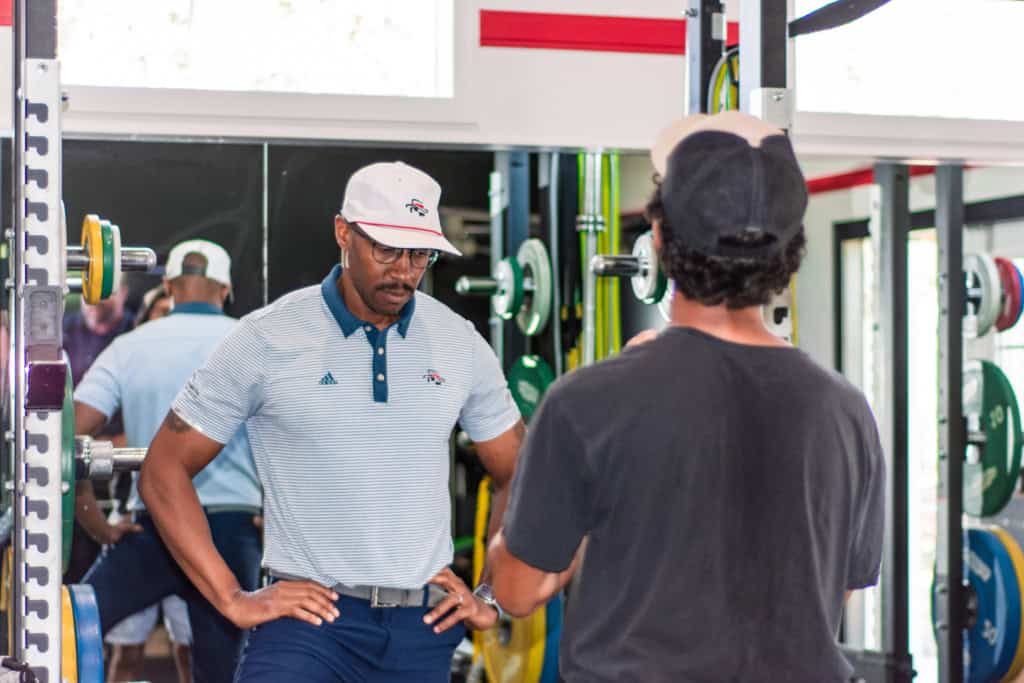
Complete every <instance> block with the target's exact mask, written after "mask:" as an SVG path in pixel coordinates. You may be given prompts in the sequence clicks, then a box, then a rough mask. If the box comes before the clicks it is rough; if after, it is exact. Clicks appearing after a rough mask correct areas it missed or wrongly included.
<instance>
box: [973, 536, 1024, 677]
mask: <svg viewBox="0 0 1024 683" xmlns="http://www.w3.org/2000/svg"><path fill="white" fill-rule="evenodd" d="M967 544H968V550H967V579H968V581H969V583H970V585H971V588H972V589H973V590H974V593H975V595H976V596H977V598H978V615H977V620H976V622H975V624H974V626H973V627H971V630H970V631H969V632H968V634H967V642H968V648H969V657H968V658H969V664H968V675H967V680H968V682H969V683H989V682H990V681H998V680H999V679H1000V678H1001V677H1002V676H1003V675H1005V674H1006V673H1007V671H1009V669H1010V665H1011V663H1012V661H1013V657H1014V655H1015V654H1016V651H1017V643H1018V642H1019V640H1020V629H1021V621H1020V585H1019V584H1018V583H1017V572H1016V569H1015V568H1014V566H1013V559H1012V558H1011V557H1010V553H1009V551H1008V550H1007V549H1006V546H1004V545H1003V542H1002V541H1001V540H1000V539H999V537H998V536H996V534H995V533H994V532H992V531H991V530H989V529H968V530H967Z"/></svg>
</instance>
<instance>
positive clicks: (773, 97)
mask: <svg viewBox="0 0 1024 683" xmlns="http://www.w3.org/2000/svg"><path fill="white" fill-rule="evenodd" d="M788 4H789V3H788V0H744V2H743V3H742V4H741V5H740V109H741V110H742V111H745V112H747V113H748V114H752V115H753V116H758V117H760V118H763V119H765V120H766V121H768V122H769V123H771V124H772V125H776V126H779V127H780V128H784V129H788V128H790V122H789V120H788V119H789V115H790V114H791V113H792V102H791V101H790V100H791V97H790V95H789V94H787V92H786V75H787V72H786V48H787V39H788V38H787V36H788V26H787V17H788V10H789V7H788Z"/></svg>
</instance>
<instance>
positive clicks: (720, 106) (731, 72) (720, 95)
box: [708, 47, 740, 114]
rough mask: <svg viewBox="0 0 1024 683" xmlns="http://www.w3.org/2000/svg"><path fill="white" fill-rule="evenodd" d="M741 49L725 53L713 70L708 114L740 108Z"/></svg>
mask: <svg viewBox="0 0 1024 683" xmlns="http://www.w3.org/2000/svg"><path fill="white" fill-rule="evenodd" d="M739 87H740V49H739V48H738V47H731V48H729V49H728V50H726V51H725V54H723V55H722V56H721V57H720V58H719V59H718V62H717V63H716V64H715V67H714V68H713V69H712V70H711V79H710V87H709V88H708V113H709V114H717V113H718V112H722V111H729V110H731V109H739V108H740V91H739Z"/></svg>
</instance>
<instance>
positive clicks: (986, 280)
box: [964, 254, 1002, 337]
mask: <svg viewBox="0 0 1024 683" xmlns="http://www.w3.org/2000/svg"><path fill="white" fill-rule="evenodd" d="M964 275H965V277H966V285H967V302H968V306H967V308H968V311H967V313H968V318H970V319H971V321H972V323H973V330H972V329H971V328H972V325H971V324H968V325H967V331H968V332H969V333H970V332H972V331H973V333H974V336H977V337H983V336H985V335H986V334H988V332H989V330H991V329H992V326H993V325H995V323H996V318H998V317H999V309H1000V307H1001V305H1002V302H1001V301H1000V292H1001V289H1002V288H1001V286H1000V282H999V269H998V267H997V266H996V263H995V261H994V260H993V259H992V257H991V256H989V255H988V254H967V255H966V256H965V257H964Z"/></svg>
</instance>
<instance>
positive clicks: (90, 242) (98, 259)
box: [65, 214, 156, 304]
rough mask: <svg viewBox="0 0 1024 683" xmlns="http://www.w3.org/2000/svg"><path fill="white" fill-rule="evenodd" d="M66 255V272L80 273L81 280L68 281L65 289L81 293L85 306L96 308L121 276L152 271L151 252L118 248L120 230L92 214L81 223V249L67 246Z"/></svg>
mask: <svg viewBox="0 0 1024 683" xmlns="http://www.w3.org/2000/svg"><path fill="white" fill-rule="evenodd" d="M65 232H66V231H65ZM66 251H67V270H69V271H81V272H82V277H81V278H68V280H67V285H68V289H69V290H71V291H72V292H81V293H82V298H83V299H84V300H85V302H86V303H89V304H97V303H99V302H100V301H102V300H103V299H106V298H108V297H109V296H110V295H111V294H113V293H114V291H115V290H116V289H117V288H118V286H119V284H120V281H121V273H122V272H128V271H136V272H148V271H151V270H153V269H154V268H156V253H155V252H154V251H153V250H152V249H149V248H146V247H123V246H121V228H119V227H118V226H117V225H115V224H113V223H111V222H110V221H108V220H106V219H104V218H100V217H99V216H97V215H95V214H89V215H87V216H86V217H85V220H83V221H82V243H81V246H68V247H67V248H66Z"/></svg>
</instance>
